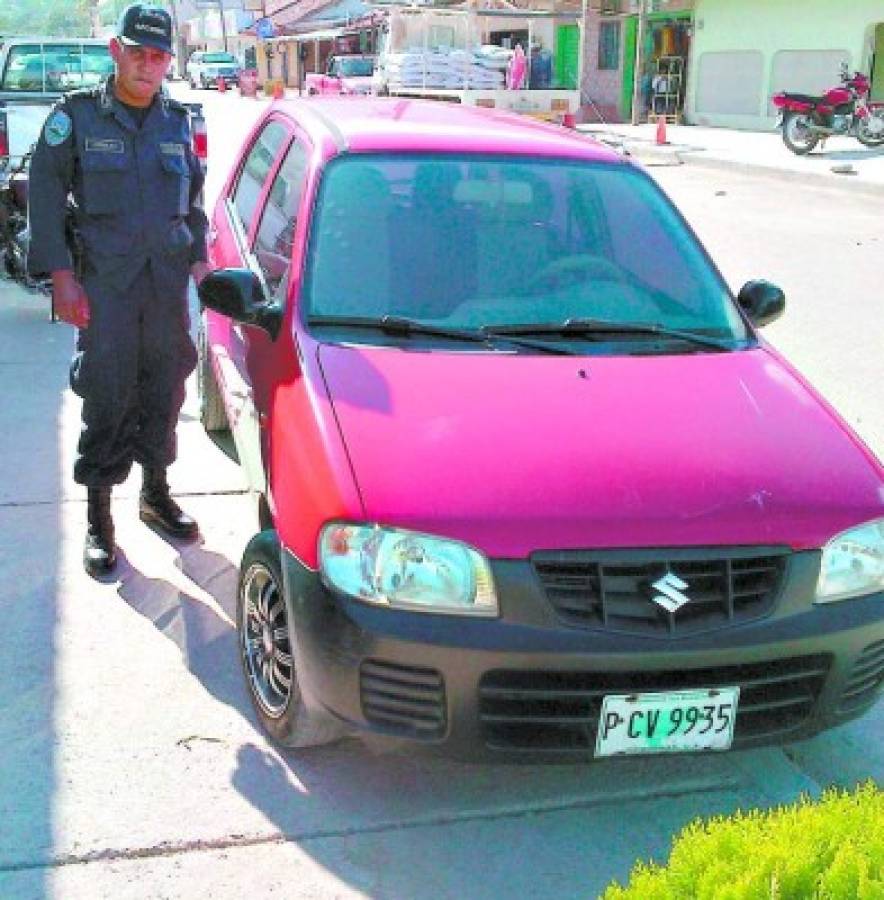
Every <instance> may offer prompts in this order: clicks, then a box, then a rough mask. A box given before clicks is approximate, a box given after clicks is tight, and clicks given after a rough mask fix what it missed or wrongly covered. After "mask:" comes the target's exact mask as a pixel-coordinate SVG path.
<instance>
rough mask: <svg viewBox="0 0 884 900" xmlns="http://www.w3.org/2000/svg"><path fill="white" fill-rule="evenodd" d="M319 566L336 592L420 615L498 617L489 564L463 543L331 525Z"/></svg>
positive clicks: (321, 540)
mask: <svg viewBox="0 0 884 900" xmlns="http://www.w3.org/2000/svg"><path fill="white" fill-rule="evenodd" d="M319 565H320V570H321V572H322V575H323V576H324V578H325V579H326V581H327V582H328V583H329V584H330V585H331V586H332V587H333V588H335V589H337V590H339V591H341V592H343V593H345V594H349V595H350V596H351V597H356V598H357V599H359V600H363V601H365V602H366V603H374V604H376V605H378V606H388V607H391V608H394V609H408V610H414V611H418V612H432V613H449V614H454V615H464V616H496V615H497V596H496V595H495V592H494V581H493V579H492V577H491V568H490V566H489V565H488V560H487V559H485V557H484V556H483V555H482V554H481V553H479V552H478V551H476V550H473V548H472V547H469V546H467V545H466V544H462V543H460V542H459V541H449V540H445V539H443V538H437V537H431V536H430V535H427V534H419V533H417V532H414V531H402V530H399V529H397V528H381V527H379V526H377V525H347V524H342V523H333V524H331V525H326V526H325V528H323V529H322V533H321V534H320V536H319Z"/></svg>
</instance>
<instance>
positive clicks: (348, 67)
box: [335, 57, 374, 76]
mask: <svg viewBox="0 0 884 900" xmlns="http://www.w3.org/2000/svg"><path fill="white" fill-rule="evenodd" d="M335 63H336V65H335V69H336V71H337V73H338V74H340V75H349V76H356V75H371V74H372V72H374V62H372V60H370V59H360V58H355V59H347V58H346V57H344V58H343V59H337V60H335Z"/></svg>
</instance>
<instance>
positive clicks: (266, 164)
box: [233, 122, 286, 233]
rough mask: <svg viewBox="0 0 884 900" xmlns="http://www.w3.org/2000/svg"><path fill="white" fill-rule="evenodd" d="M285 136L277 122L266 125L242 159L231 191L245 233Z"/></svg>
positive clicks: (282, 128) (283, 129) (283, 130)
mask: <svg viewBox="0 0 884 900" xmlns="http://www.w3.org/2000/svg"><path fill="white" fill-rule="evenodd" d="M285 135H286V131H285V128H284V127H283V126H282V124H281V123H279V122H270V124H269V125H267V126H266V127H265V128H264V130H263V131H262V132H261V134H260V135H259V136H258V140H256V141H255V143H254V144H253V145H252V149H251V150H250V151H249V155H248V156H247V157H246V161H245V165H244V166H243V170H242V172H241V173H240V176H239V182H238V183H237V185H236V188H235V190H234V192H233V205H234V207H235V208H236V214H237V216H238V217H239V221H240V223H241V224H242V227H243V230H244V231H245V232H246V233H248V231H249V226H250V225H251V223H252V216H254V214H255V208H256V207H257V205H258V200H259V199H260V197H261V190H262V188H263V187H264V182H265V181H266V180H267V175H268V174H269V172H270V169H271V168H272V166H273V161H274V160H275V159H276V155H277V153H279V148H280V147H281V146H282V142H283V140H284V139H285Z"/></svg>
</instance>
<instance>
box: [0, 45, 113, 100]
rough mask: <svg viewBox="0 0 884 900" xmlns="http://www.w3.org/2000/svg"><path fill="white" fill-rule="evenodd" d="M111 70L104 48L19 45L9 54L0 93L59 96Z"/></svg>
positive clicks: (90, 83)
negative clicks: (54, 93) (22, 92)
mask: <svg viewBox="0 0 884 900" xmlns="http://www.w3.org/2000/svg"><path fill="white" fill-rule="evenodd" d="M113 68H114V64H113V60H112V59H111V55H110V51H109V50H108V48H107V47H106V46H97V45H93V46H86V47H83V46H82V45H80V44H70V43H58V44H45V45H43V44H21V45H19V46H16V47H12V48H11V49H10V51H9V56H8V59H7V62H6V68H5V69H4V71H3V78H2V81H0V90H4V91H53V92H58V93H62V92H64V91H69V90H75V89H76V88H81V87H90V86H92V85H94V84H97V83H98V82H99V81H101V80H102V79H103V78H104V77H105V76H106V75H109V74H110V73H111V72H113Z"/></svg>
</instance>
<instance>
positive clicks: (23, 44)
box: [0, 37, 114, 168]
mask: <svg viewBox="0 0 884 900" xmlns="http://www.w3.org/2000/svg"><path fill="white" fill-rule="evenodd" d="M113 68H114V64H113V60H112V59H111V55H110V51H109V50H108V46H107V41H104V40H99V39H92V38H53V37H20V38H11V39H9V40H7V41H6V42H5V43H4V44H3V47H2V49H0V168H5V166H6V165H7V164H8V161H9V158H10V157H13V158H17V157H21V156H23V155H24V154H25V153H27V151H28V149H29V148H30V147H31V145H32V144H33V143H34V142H35V141H36V140H37V138H38V137H39V135H40V128H41V127H42V126H43V122H44V121H45V119H46V116H47V115H48V113H49V110H50V108H51V107H52V104H53V103H54V102H55V101H56V100H57V99H58V98H59V97H60V96H61V95H62V94H63V93H65V92H66V91H72V90H76V89H77V88H81V87H90V86H92V85H95V84H98V83H99V82H100V81H101V80H102V79H103V78H104V77H105V76H106V75H108V74H109V73H110V72H112V71H113Z"/></svg>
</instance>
